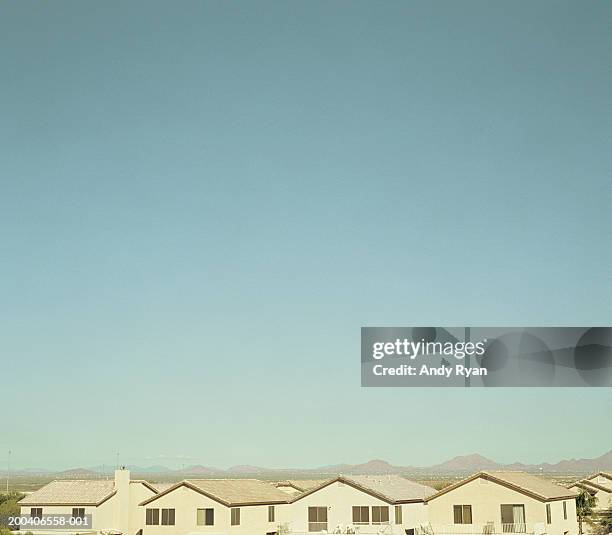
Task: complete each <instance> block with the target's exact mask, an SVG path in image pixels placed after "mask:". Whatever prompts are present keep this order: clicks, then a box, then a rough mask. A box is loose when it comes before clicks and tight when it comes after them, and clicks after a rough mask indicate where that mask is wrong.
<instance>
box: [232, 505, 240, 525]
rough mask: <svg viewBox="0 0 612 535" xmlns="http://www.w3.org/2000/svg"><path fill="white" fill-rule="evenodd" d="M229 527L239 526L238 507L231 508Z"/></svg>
mask: <svg viewBox="0 0 612 535" xmlns="http://www.w3.org/2000/svg"><path fill="white" fill-rule="evenodd" d="M231 525H232V526H239V525H240V507H233V508H232V519H231Z"/></svg>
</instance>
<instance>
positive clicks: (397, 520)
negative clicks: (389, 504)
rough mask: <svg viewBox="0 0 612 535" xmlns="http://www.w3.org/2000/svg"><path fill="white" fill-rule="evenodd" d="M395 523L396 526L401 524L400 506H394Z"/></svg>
mask: <svg viewBox="0 0 612 535" xmlns="http://www.w3.org/2000/svg"><path fill="white" fill-rule="evenodd" d="M395 523H396V524H403V521H402V506H401V505H396V506H395Z"/></svg>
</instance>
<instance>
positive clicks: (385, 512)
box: [372, 505, 389, 524]
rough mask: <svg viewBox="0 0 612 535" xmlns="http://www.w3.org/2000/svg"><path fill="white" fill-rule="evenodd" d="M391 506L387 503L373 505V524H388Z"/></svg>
mask: <svg viewBox="0 0 612 535" xmlns="http://www.w3.org/2000/svg"><path fill="white" fill-rule="evenodd" d="M388 523H389V507H388V506H386V505H373V506H372V524H388Z"/></svg>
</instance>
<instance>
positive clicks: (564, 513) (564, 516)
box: [563, 502, 567, 520]
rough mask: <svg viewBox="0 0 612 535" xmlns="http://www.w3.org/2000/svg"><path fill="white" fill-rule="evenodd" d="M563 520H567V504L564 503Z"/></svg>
mask: <svg viewBox="0 0 612 535" xmlns="http://www.w3.org/2000/svg"><path fill="white" fill-rule="evenodd" d="M563 520H567V502H563Z"/></svg>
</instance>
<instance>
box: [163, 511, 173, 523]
mask: <svg viewBox="0 0 612 535" xmlns="http://www.w3.org/2000/svg"><path fill="white" fill-rule="evenodd" d="M161 511H162V521H161V523H162V526H174V509H162V510H161Z"/></svg>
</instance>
